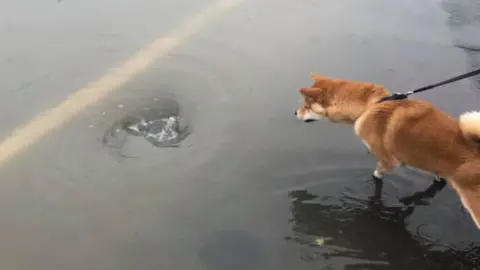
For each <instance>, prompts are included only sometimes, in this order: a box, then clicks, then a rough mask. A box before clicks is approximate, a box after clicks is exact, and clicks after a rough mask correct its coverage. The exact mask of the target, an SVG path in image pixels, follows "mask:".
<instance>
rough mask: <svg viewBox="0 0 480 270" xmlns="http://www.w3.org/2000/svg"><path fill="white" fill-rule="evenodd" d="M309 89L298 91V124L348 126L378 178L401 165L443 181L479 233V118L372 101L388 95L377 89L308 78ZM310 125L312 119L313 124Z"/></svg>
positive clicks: (420, 104) (413, 103)
mask: <svg viewBox="0 0 480 270" xmlns="http://www.w3.org/2000/svg"><path fill="white" fill-rule="evenodd" d="M312 78H313V80H314V83H313V85H312V87H306V88H302V89H300V93H301V95H302V97H303V99H304V104H303V105H302V107H300V108H299V109H298V110H297V111H296V115H297V117H298V118H299V119H301V120H311V119H309V118H311V116H312V115H319V116H321V117H325V118H327V119H328V120H330V121H331V122H335V123H346V124H351V125H353V126H354V129H355V133H356V134H357V135H358V136H359V137H361V138H362V140H363V141H364V142H365V143H366V144H367V147H368V148H369V149H370V151H371V153H372V154H373V155H374V156H375V157H376V158H377V159H378V164H377V168H376V170H375V172H374V175H375V176H376V177H382V176H383V175H385V174H386V173H387V172H389V171H391V170H392V169H393V168H394V167H396V166H398V165H399V164H406V165H409V166H412V167H416V168H418V169H421V170H424V171H427V172H431V173H433V174H435V175H438V176H440V177H442V178H445V179H449V180H450V182H451V184H452V186H453V187H454V189H455V190H456V191H457V193H458V195H459V196H460V198H461V201H462V203H463V205H464V206H465V208H466V209H467V210H468V212H469V213H470V214H471V216H472V218H473V220H474V221H475V224H476V225H477V227H478V228H479V229H480V154H479V147H478V146H479V143H480V113H479V112H470V113H465V114H463V115H462V116H461V117H460V119H459V121H457V120H456V119H454V118H452V117H451V116H449V115H447V114H445V113H444V112H442V111H441V110H439V109H438V108H436V107H435V106H433V105H432V104H431V103H429V102H427V101H421V100H412V99H410V100H396V101H384V102H381V103H378V102H377V101H378V100H379V99H381V98H382V97H385V96H388V95H390V93H389V92H388V90H387V89H386V88H385V87H383V86H381V85H376V84H372V83H367V82H358V81H349V80H341V79H334V78H329V77H326V76H322V75H318V74H312ZM314 120H316V119H314Z"/></svg>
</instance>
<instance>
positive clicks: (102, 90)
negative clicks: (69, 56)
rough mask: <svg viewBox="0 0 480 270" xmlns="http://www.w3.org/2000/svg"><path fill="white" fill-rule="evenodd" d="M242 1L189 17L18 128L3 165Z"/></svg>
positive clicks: (2, 154) (2, 148)
mask: <svg viewBox="0 0 480 270" xmlns="http://www.w3.org/2000/svg"><path fill="white" fill-rule="evenodd" d="M242 1H243V0H218V1H216V2H214V4H212V5H211V6H209V7H207V8H206V9H205V10H203V11H202V12H200V13H198V14H196V15H194V16H193V17H191V18H189V19H188V20H187V21H185V22H184V23H183V24H182V25H180V27H179V28H178V29H176V30H175V31H173V32H172V33H171V34H170V35H167V36H164V37H159V38H158V39H156V40H154V41H153V42H152V43H151V44H149V45H148V46H146V47H145V48H143V49H141V50H140V51H138V52H137V53H135V54H134V55H133V56H132V57H131V58H130V59H128V60H127V61H125V62H124V63H123V64H121V65H120V66H118V67H115V68H113V69H111V70H110V71H109V72H108V73H107V74H106V75H104V76H103V77H101V78H100V79H98V80H97V81H95V82H93V83H91V84H89V86H87V87H85V88H82V89H79V90H78V91H77V92H75V93H73V94H72V95H70V96H69V97H68V98H67V99H66V100H64V101H63V102H62V103H60V104H59V105H58V106H56V107H54V108H52V109H49V110H47V111H45V112H43V113H41V114H39V115H37V116H36V117H34V118H33V119H32V120H31V121H30V122H28V123H27V124H25V125H23V126H21V127H18V128H16V129H15V130H14V131H13V132H12V134H11V135H10V136H9V137H7V138H6V139H4V140H3V141H1V142H0V166H1V165H4V163H5V162H7V161H9V160H10V159H12V158H13V157H14V156H15V155H17V154H19V153H20V152H22V151H24V150H25V149H26V148H28V147H29V146H30V145H32V144H33V143H35V142H36V141H38V140H39V139H40V138H42V137H43V136H44V135H46V134H48V133H49V132H52V131H53V130H55V129H56V128H58V127H60V126H61V125H62V124H64V123H66V122H67V121H69V120H71V119H72V117H74V116H75V115H77V114H78V113H80V112H81V111H83V110H85V109H86V108H87V107H88V106H90V105H92V104H95V103H97V102H99V101H100V100H102V99H103V98H105V97H106V96H108V95H109V94H111V93H112V92H114V91H116V90H117V89H119V88H120V87H121V86H122V85H123V84H125V83H126V82H127V81H129V80H130V79H132V78H133V77H134V76H135V75H136V74H137V73H140V72H142V71H144V70H146V69H147V68H148V67H149V66H150V65H151V64H152V63H153V62H154V61H156V60H158V59H160V58H162V57H165V56H167V55H168V53H170V52H171V51H172V50H173V49H175V48H176V47H178V46H179V45H180V44H182V43H184V42H185V41H186V40H187V39H188V38H189V37H191V36H192V35H194V34H195V33H197V32H199V31H200V30H201V29H202V28H203V27H205V26H206V25H207V24H208V23H210V22H212V21H213V20H214V19H215V18H217V17H219V16H220V15H221V14H223V13H225V12H226V11H228V10H230V9H232V8H234V7H235V6H237V5H238V4H240V3H241V2H242Z"/></svg>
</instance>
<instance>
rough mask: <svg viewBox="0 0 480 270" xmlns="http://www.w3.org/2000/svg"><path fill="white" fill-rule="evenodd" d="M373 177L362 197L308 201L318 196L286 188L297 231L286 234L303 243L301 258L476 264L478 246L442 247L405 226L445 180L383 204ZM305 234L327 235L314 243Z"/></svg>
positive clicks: (367, 265) (383, 265)
mask: <svg viewBox="0 0 480 270" xmlns="http://www.w3.org/2000/svg"><path fill="white" fill-rule="evenodd" d="M374 183H375V191H374V193H373V196H371V197H369V198H368V199H367V200H361V199H356V198H342V199H341V202H340V203H338V202H337V203H335V204H324V202H322V201H321V200H320V202H318V201H317V200H316V201H315V202H312V200H314V199H316V198H317V196H315V195H313V194H310V193H309V192H308V191H306V190H299V191H293V192H291V193H290V194H289V195H290V197H291V198H292V215H293V218H292V220H290V221H291V224H292V226H293V228H292V229H293V231H294V232H295V234H296V235H300V236H299V237H288V238H286V239H290V240H295V242H298V243H300V244H306V245H307V247H308V248H307V249H302V250H303V252H304V253H306V254H302V258H303V259H304V260H310V261H312V260H322V261H325V260H326V259H332V260H333V259H337V260H336V261H340V262H343V263H342V264H343V265H344V268H343V269H358V270H359V269H362V270H363V269H368V270H377V269H378V270H380V269H382V270H383V269H385V270H387V269H389V270H391V269H402V270H403V269H408V270H415V269H422V270H424V269H448V270H455V269H462V270H463V269H480V268H479V267H480V247H470V248H467V250H457V249H453V248H445V247H444V248H442V249H443V250H442V249H440V248H439V247H436V246H435V245H434V244H433V243H431V242H429V241H428V240H426V239H424V238H423V237H422V236H421V235H420V233H419V232H418V231H419V228H411V230H409V229H407V225H408V224H407V222H406V218H407V217H409V216H410V215H412V213H413V212H414V210H415V207H416V206H417V205H425V204H427V203H428V201H429V200H430V199H432V198H433V197H434V196H435V195H436V194H437V193H438V192H439V191H440V190H442V189H443V188H444V187H445V184H446V183H445V182H436V181H435V182H433V184H432V185H430V186H429V187H428V188H427V189H426V190H423V191H420V192H417V193H415V194H413V195H411V196H408V197H404V198H402V199H401V200H400V201H401V202H402V203H403V205H397V206H387V205H385V204H384V202H383V201H382V196H381V195H382V188H383V182H382V181H381V180H374ZM303 236H304V237H303ZM308 238H311V239H313V238H316V239H324V240H329V241H323V240H322V241H320V243H322V245H315V244H314V241H313V240H306V239H308ZM302 239H303V240H302ZM323 243H325V245H323ZM306 250H307V251H306Z"/></svg>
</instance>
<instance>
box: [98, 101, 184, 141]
mask: <svg viewBox="0 0 480 270" xmlns="http://www.w3.org/2000/svg"><path fill="white" fill-rule="evenodd" d="M190 133H191V130H190V127H189V124H188V122H187V120H186V119H185V118H184V117H182V116H181V115H180V105H179V104H178V102H176V101H173V100H164V101H161V102H158V105H157V107H156V108H148V109H140V110H134V111H132V112H130V113H128V114H127V115H126V116H125V117H123V118H122V119H120V120H119V121H117V122H115V123H114V124H113V125H112V126H111V127H110V128H109V129H108V130H107V131H106V132H105V134H104V137H103V144H104V145H105V146H107V147H111V148H122V147H123V146H124V145H125V143H126V142H127V139H128V137H129V136H136V137H143V138H145V140H146V141H147V142H149V143H150V144H151V145H153V146H155V147H178V146H179V145H180V143H181V142H182V141H183V140H184V139H185V138H187V137H188V135H190Z"/></svg>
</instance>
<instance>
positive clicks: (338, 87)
mask: <svg viewBox="0 0 480 270" xmlns="http://www.w3.org/2000/svg"><path fill="white" fill-rule="evenodd" d="M311 76H312V79H313V81H314V83H313V85H312V86H311V87H303V88H300V90H299V92H300V95H301V97H302V106H301V107H300V108H298V109H297V110H296V111H295V115H296V116H297V118H298V119H300V120H302V121H304V122H314V121H317V120H320V119H323V118H326V119H328V120H330V121H332V122H341V123H348V124H352V123H354V122H355V120H357V118H358V117H360V115H361V114H362V113H363V112H364V111H365V110H366V108H367V107H368V106H370V105H372V104H373V103H375V102H376V101H378V100H379V99H381V98H382V97H385V96H388V95H389V94H390V93H389V92H388V90H387V89H386V88H385V87H383V86H380V85H376V84H373V83H367V82H357V81H349V80H340V79H334V78H329V77H326V76H322V75H319V74H315V73H311Z"/></svg>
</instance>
